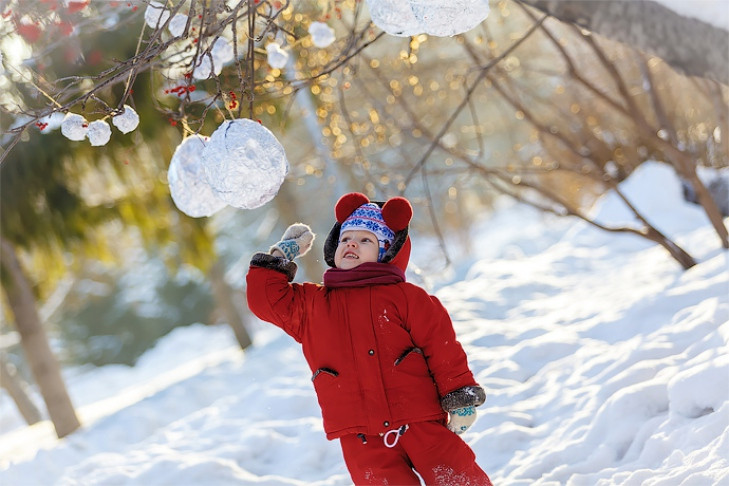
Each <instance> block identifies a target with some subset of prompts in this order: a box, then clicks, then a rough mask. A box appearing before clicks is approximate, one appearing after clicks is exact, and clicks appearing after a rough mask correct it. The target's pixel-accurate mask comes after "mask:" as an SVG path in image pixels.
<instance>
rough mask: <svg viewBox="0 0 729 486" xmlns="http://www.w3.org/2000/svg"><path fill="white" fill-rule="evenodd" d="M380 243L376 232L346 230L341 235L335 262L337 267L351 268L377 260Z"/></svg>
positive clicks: (335, 253)
mask: <svg viewBox="0 0 729 486" xmlns="http://www.w3.org/2000/svg"><path fill="white" fill-rule="evenodd" d="M379 254H380V244H379V242H378V241H377V237H376V236H375V234H374V233H370V232H369V231H363V230H350V231H345V232H344V233H342V234H341V235H339V244H338V245H337V251H335V252H334V264H335V265H336V266H337V268H342V269H344V270H349V269H350V268H354V267H356V266H358V265H360V264H362V263H365V262H376V261H377V257H378V255H379Z"/></svg>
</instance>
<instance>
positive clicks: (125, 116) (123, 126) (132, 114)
mask: <svg viewBox="0 0 729 486" xmlns="http://www.w3.org/2000/svg"><path fill="white" fill-rule="evenodd" d="M111 123H113V124H114V126H115V127H117V128H118V129H119V131H120V132H122V133H129V132H131V131H132V130H134V129H135V128H137V125H139V115H137V112H136V111H134V109H133V108H132V107H131V106H129V105H124V111H123V112H121V113H119V114H118V115H116V116H114V117H112V118H111Z"/></svg>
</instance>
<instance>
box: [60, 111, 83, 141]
mask: <svg viewBox="0 0 729 486" xmlns="http://www.w3.org/2000/svg"><path fill="white" fill-rule="evenodd" d="M88 131H89V122H87V121H86V118H84V117H82V116H81V115H77V114H75V113H67V114H66V116H65V118H64V119H63V121H62V122H61V133H62V134H63V136H64V137H66V138H68V139H69V140H75V141H79V140H83V139H85V138H86V133H87V132H88Z"/></svg>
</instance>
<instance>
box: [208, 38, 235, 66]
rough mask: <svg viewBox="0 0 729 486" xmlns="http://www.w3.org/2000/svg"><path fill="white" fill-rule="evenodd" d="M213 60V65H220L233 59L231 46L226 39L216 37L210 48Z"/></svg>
mask: <svg viewBox="0 0 729 486" xmlns="http://www.w3.org/2000/svg"><path fill="white" fill-rule="evenodd" d="M210 54H212V56H213V59H214V60H215V65H216V66H217V65H218V64H220V66H221V67H222V66H223V65H224V64H225V63H227V62H230V61H232V60H233V46H232V45H231V44H230V42H228V39H225V38H223V37H218V38H217V39H216V40H215V42H214V43H213V47H212V49H210Z"/></svg>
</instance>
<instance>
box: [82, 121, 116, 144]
mask: <svg viewBox="0 0 729 486" xmlns="http://www.w3.org/2000/svg"><path fill="white" fill-rule="evenodd" d="M86 136H87V137H88V138H89V142H91V145H93V146H95V147H98V146H99V145H106V144H107V143H108V142H109V139H110V138H111V127H110V126H109V124H108V123H106V122H105V121H104V120H96V121H92V122H91V123H89V131H88V132H86Z"/></svg>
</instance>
